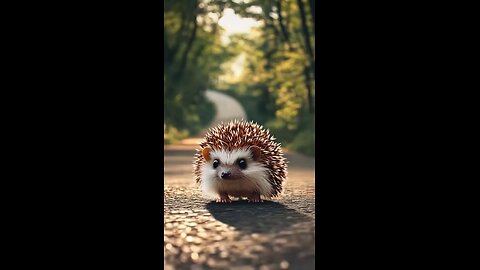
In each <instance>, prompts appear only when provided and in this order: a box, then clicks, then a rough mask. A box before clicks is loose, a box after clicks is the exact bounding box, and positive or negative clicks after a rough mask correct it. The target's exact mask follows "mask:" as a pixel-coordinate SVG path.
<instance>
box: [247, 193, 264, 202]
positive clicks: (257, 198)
mask: <svg viewBox="0 0 480 270" xmlns="http://www.w3.org/2000/svg"><path fill="white" fill-rule="evenodd" d="M248 202H254V203H258V202H263V200H262V199H261V198H260V194H253V195H252V196H249V197H248Z"/></svg>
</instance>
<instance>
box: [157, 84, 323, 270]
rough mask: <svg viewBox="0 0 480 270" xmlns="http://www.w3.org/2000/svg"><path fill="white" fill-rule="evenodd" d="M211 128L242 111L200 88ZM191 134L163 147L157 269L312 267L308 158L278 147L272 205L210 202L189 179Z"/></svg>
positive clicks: (194, 144)
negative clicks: (279, 184)
mask: <svg viewBox="0 0 480 270" xmlns="http://www.w3.org/2000/svg"><path fill="white" fill-rule="evenodd" d="M206 96H207V98H209V99H210V100H211V101H212V102H213V103H214V104H215V106H216V108H217V115H216V116H215V118H214V120H213V122H212V125H215V124H217V123H219V122H221V121H228V120H232V119H242V118H243V119H245V120H246V114H245V111H244V109H243V108H242V106H241V105H240V103H238V102H237V101H236V100H235V99H233V98H231V97H229V96H227V95H225V94H223V93H219V92H216V91H211V90H208V91H207V92H206ZM202 135H203V134H200V135H199V136H196V137H193V138H189V139H186V140H183V141H182V142H180V143H178V144H174V145H167V146H164V157H165V158H164V170H165V171H164V176H165V185H164V253H165V269H189V270H190V269H233V270H239V269H245V270H248V269H251V270H254V269H260V270H267V269H314V264H315V243H314V241H315V182H314V177H315V165H314V164H315V160H314V159H311V158H308V157H305V156H303V155H300V154H297V153H294V152H289V151H288V150H285V157H286V158H287V160H288V162H289V168H288V177H287V183H286V186H285V192H284V194H283V195H282V196H281V197H280V198H277V199H274V200H273V201H272V202H265V203H262V204H248V203H245V202H233V203H231V204H216V203H212V202H211V201H209V200H208V199H205V198H203V197H202V195H201V193H200V192H199V190H198V188H197V186H196V184H195V183H194V180H193V177H192V161H193V155H194V153H195V148H196V147H197V145H198V141H199V140H200V139H201V136H202Z"/></svg>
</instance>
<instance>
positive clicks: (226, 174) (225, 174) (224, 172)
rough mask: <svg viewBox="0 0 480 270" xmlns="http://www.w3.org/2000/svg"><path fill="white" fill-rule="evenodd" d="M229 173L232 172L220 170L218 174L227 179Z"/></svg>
mask: <svg viewBox="0 0 480 270" xmlns="http://www.w3.org/2000/svg"><path fill="white" fill-rule="evenodd" d="M231 175H232V173H231V172H230V171H222V173H221V174H220V177H222V179H227V178H230V176H231Z"/></svg>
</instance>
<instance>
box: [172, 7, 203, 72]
mask: <svg viewBox="0 0 480 270" xmlns="http://www.w3.org/2000/svg"><path fill="white" fill-rule="evenodd" d="M193 18H194V19H193V29H192V32H191V34H190V38H189V39H188V42H187V47H186V48H185V50H184V51H183V54H182V58H180V67H179V68H178V71H177V74H176V76H175V77H176V78H178V77H179V76H180V75H181V74H182V72H183V70H184V69H185V66H186V64H187V59H188V53H189V52H190V50H191V49H192V45H193V42H194V41H195V37H196V35H197V28H198V24H197V15H196V14H195V15H194V17H193Z"/></svg>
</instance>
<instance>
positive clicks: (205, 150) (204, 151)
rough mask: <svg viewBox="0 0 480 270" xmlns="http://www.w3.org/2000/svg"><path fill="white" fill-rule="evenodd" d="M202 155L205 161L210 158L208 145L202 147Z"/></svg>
mask: <svg viewBox="0 0 480 270" xmlns="http://www.w3.org/2000/svg"><path fill="white" fill-rule="evenodd" d="M202 156H203V158H204V159H205V160H206V161H209V160H210V148H209V147H205V148H203V149H202Z"/></svg>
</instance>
